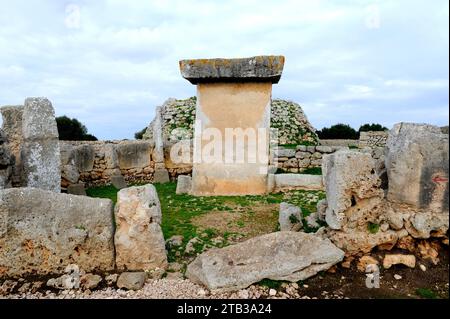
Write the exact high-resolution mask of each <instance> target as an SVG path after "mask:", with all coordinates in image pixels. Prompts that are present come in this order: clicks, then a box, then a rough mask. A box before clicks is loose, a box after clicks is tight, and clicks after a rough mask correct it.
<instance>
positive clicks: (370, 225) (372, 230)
mask: <svg viewBox="0 0 450 319" xmlns="http://www.w3.org/2000/svg"><path fill="white" fill-rule="evenodd" d="M379 229H380V225H378V224H374V223H368V224H367V230H368V231H369V233H371V234H376V233H378V230H379Z"/></svg>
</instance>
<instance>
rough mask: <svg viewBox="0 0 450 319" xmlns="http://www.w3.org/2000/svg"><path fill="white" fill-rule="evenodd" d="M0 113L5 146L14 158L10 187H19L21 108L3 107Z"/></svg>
mask: <svg viewBox="0 0 450 319" xmlns="http://www.w3.org/2000/svg"><path fill="white" fill-rule="evenodd" d="M0 111H1V113H2V118H3V123H2V130H3V132H4V134H5V138H6V144H7V146H8V148H9V151H10V152H11V153H12V155H13V156H14V166H13V168H12V186H20V183H21V171H22V164H21V159H20V145H21V144H22V142H23V136H22V114H23V106H22V105H18V106H4V107H2V108H0Z"/></svg>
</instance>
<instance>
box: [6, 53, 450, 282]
mask: <svg viewBox="0 0 450 319" xmlns="http://www.w3.org/2000/svg"><path fill="white" fill-rule="evenodd" d="M283 64H284V57H253V58H248V59H237V60H233V59H232V60H224V59H213V60H187V61H181V62H180V69H181V73H182V75H183V77H185V78H186V79H187V80H189V81H190V82H191V83H193V84H196V85H197V98H196V99H189V100H187V101H178V100H168V101H167V102H166V103H165V104H164V105H163V106H162V107H159V108H158V110H157V112H156V117H155V120H154V121H152V123H151V124H150V126H149V129H148V130H147V133H146V138H147V139H144V140H140V141H98V142H70V141H58V131H57V128H56V121H55V115H54V114H55V113H54V109H53V106H52V104H51V102H50V101H49V100H48V99H45V98H28V99H26V100H25V103H24V105H23V106H8V107H3V108H2V109H1V112H2V116H3V126H2V130H1V131H0V278H2V279H9V278H16V279H17V278H27V277H32V276H50V275H53V276H60V275H62V276H61V277H58V278H51V279H50V280H49V281H48V282H47V285H48V286H49V287H53V288H56V289H77V288H79V287H80V285H85V287H88V286H89V285H88V284H87V282H97V284H98V282H99V281H101V280H102V277H101V276H99V275H97V274H101V275H105V274H110V273H112V272H119V273H121V275H120V277H119V278H118V279H117V278H115V279H116V280H117V285H118V286H119V287H120V288H126V289H139V288H140V287H142V285H143V284H144V282H145V279H146V278H147V276H148V275H149V274H152V275H155V273H159V274H160V277H161V276H162V274H163V273H164V272H165V271H166V270H167V269H168V267H169V258H168V256H167V245H169V244H170V243H171V241H167V242H166V240H165V238H164V235H163V231H162V228H161V223H162V219H163V218H164V216H163V215H162V212H161V202H160V198H159V197H158V194H157V191H156V188H155V186H154V185H152V184H151V183H165V182H168V181H169V179H172V180H177V179H178V185H177V190H176V193H177V194H186V193H187V194H191V195H194V196H199V195H255V194H258V195H265V194H270V193H273V192H284V191H286V190H289V189H298V188H300V189H308V190H325V192H326V198H325V199H323V200H321V201H320V202H319V203H318V204H317V211H315V212H311V214H309V215H308V216H307V217H306V218H304V217H303V214H302V211H301V209H300V208H299V207H296V206H295V205H291V204H288V203H281V204H280V212H279V219H278V220H279V225H280V230H279V231H274V232H271V233H269V234H265V235H262V236H258V237H254V238H251V239H248V240H246V241H242V242H239V243H237V244H234V245H230V246H227V247H224V248H212V249H209V250H206V251H204V252H198V254H196V255H195V256H194V258H193V260H192V261H191V262H190V263H189V264H188V265H187V269H186V272H185V276H186V277H187V278H188V279H190V280H191V281H192V282H195V283H198V284H201V285H204V286H206V287H207V288H208V289H210V290H217V291H228V290H236V289H241V288H246V287H248V286H249V285H252V284H254V283H257V282H259V281H261V280H263V279H272V280H283V281H290V282H297V281H299V280H305V279H307V278H309V277H312V276H314V275H315V274H317V273H318V272H321V271H326V270H328V269H330V267H333V266H334V265H336V264H338V263H341V262H342V261H344V258H354V257H355V256H363V255H364V254H368V253H370V252H371V251H372V250H373V249H374V248H376V247H377V248H380V249H383V250H388V251H389V250H391V249H393V247H395V246H396V245H397V246H398V245H400V244H402V245H404V243H405V242H406V241H414V240H419V239H420V240H428V239H436V238H438V239H442V240H445V239H446V240H447V244H448V237H447V232H448V224H449V205H448V204H449V203H448V201H449V190H448V177H449V149H448V147H449V146H448V138H449V137H448V132H447V133H445V132H443V131H442V130H441V129H440V128H439V127H436V126H432V125H426V124H415V123H399V124H396V125H394V127H393V128H392V129H391V130H390V131H389V132H376V133H375V132H367V133H364V134H361V139H360V141H359V142H358V147H357V148H355V149H354V147H349V146H348V144H346V145H320V141H319V140H318V139H317V136H315V134H314V129H313V127H312V126H311V125H310V124H309V122H307V120H306V117H305V116H304V114H303V112H302V111H301V109H299V107H297V105H294V104H292V103H291V104H289V103H287V102H286V103H287V104H286V103H285V102H283V101H281V100H276V101H272V100H271V87H272V84H273V83H277V82H278V81H279V79H280V77H281V72H282V69H283ZM283 103H285V104H283ZM280 105H283V106H282V107H280ZM274 106H275V107H274ZM284 106H286V108H288V109H291V111H292V112H297V114H299V117H293V120H292V122H289V125H297V126H299V127H300V128H299V129H297V130H294V131H293V132H291V133H289V134H288V133H283V130H281V131H282V133H281V134H279V135H278V136H277V137H276V139H277V141H278V142H279V143H280V142H284V143H280V144H284V145H278V146H277V147H276V148H274V149H270V150H269V148H268V146H269V145H270V143H271V141H270V136H269V135H270V134H269V133H268V131H269V130H270V127H271V126H272V127H274V126H275V127H276V126H278V127H282V126H283V121H281V120H279V118H278V116H280V114H281V113H283V112H284V110H283V107H284ZM291 107H292V108H291ZM193 109H195V116H194V113H193ZM274 109H276V112H275V113H274ZM277 112H278V113H277ZM169 113H170V115H169ZM180 114H181V115H180ZM274 114H275V116H274ZM285 115H286V114H285ZM271 116H272V118H271ZM288 116H289V115H288ZM194 117H195V119H196V120H201V121H203V122H201V123H200V124H198V125H197V124H194V123H195V122H194ZM274 118H275V120H274ZM181 123H184V124H181ZM274 123H275V124H274ZM292 123H294V124H292ZM182 125H186V126H185V127H183V126H182ZM208 128H216V129H217V131H218V132H220V133H223V134H225V130H226V129H227V128H244V129H247V128H250V129H255V130H258V129H264V130H267V136H268V137H269V138H268V139H267V140H265V142H264V145H263V146H267V148H264V147H263V148H262V149H261V150H260V149H258V151H260V152H261V154H259V155H266V157H264V156H261V158H259V159H258V161H256V162H254V163H253V162H252V163H244V164H239V163H226V162H214V163H205V162H201V161H200V162H196V161H195V155H196V154H198V153H199V152H200V153H201V152H202V151H203V147H205V145H203V144H202V143H201V142H202V141H201V140H202V136H200V138H199V139H200V140H196V138H198V136H197V135H198V132H199V131H198V130H200V131H203V130H207V129H208ZM285 131H286V130H285ZM287 131H289V130H287ZM180 140H184V142H187V143H188V144H189V145H190V144H193V150H192V148H191V149H190V152H189V154H190V155H192V156H190V157H191V158H190V159H189V160H187V161H185V162H182V163H178V162H175V161H174V160H173V158H172V157H171V154H172V153H171V147H172V146H173V145H174V144H176V143H177V142H178V141H180ZM192 140H193V141H192ZM220 140H221V142H222V136H221V137H220ZM302 143H303V144H302ZM305 144H307V145H305ZM250 147H251V145H250V143H249V142H248V141H247V143H246V144H244V148H245V149H247V150H248V149H250ZM219 155H220V156H221V157H222V156H223V155H224V153H223V152H219ZM313 168H320V169H321V171H322V175H309V174H299V173H302V172H303V171H305V170H308V169H313ZM277 170H281V171H282V172H284V173H288V174H275V172H276V171H277ZM277 173H279V172H277ZM135 182H138V183H141V184H145V185H140V186H132V187H127V186H128V185H127V183H129V184H131V183H135ZM110 183H113V184H114V185H115V186H116V185H120V187H119V186H116V187H117V188H120V189H121V190H120V191H119V192H118V194H117V203H116V204H115V205H114V204H113V202H112V201H111V200H109V199H94V198H89V197H87V196H79V195H72V194H64V193H61V190H63V191H69V192H70V190H71V187H72V186H74V185H79V186H80V189H81V190H82V191H84V187H88V186H89V187H90V186H98V185H106V184H110ZM82 191H81V192H80V193H81V194H82V193H83V192H82ZM308 229H314V231H310V230H308ZM175 239H176V238H175ZM175 239H174V238H171V239H170V240H172V241H173V240H175ZM180 240H182V239H180ZM194 244H195V243H194V242H192V243H191V246H192V249H193V251H194V252H195V247H194ZM393 256H394V257H395V255H391V256H390V257H387V256H386V259H385V268H390V267H391V266H392V265H393V264H396V263H398V261H397V259H398V258H400V259H402V258H403V257H401V256H400V257H398V256H397V257H395V258H394V257H393ZM366 257H367V256H366ZM396 258H397V259H396ZM403 260H404V262H403V263H405V264H407V265H409V266H411V267H414V266H415V257H414V256H412V257H411V256H408V257H405V258H403ZM86 272H87V273H86ZM94 273H95V274H94ZM95 276H97V277H95ZM155 276H156V275H155ZM98 277H100V278H98ZM160 277H159V278H160ZM108 278H110V277H108ZM110 279H111V278H110ZM105 280H106V277H105ZM111 280H113V279H111ZM114 282H115V281H114ZM93 286H94V284H93ZM88 289H89V288H88Z"/></svg>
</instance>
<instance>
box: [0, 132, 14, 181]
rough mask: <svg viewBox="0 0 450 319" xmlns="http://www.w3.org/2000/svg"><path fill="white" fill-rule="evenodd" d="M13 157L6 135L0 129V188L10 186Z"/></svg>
mask: <svg viewBox="0 0 450 319" xmlns="http://www.w3.org/2000/svg"><path fill="white" fill-rule="evenodd" d="M13 165H14V157H13V155H11V153H10V151H9V148H8V145H7V143H6V137H5V135H4V134H3V131H2V130H0V189H3V188H7V187H10V186H11V177H12V172H13Z"/></svg>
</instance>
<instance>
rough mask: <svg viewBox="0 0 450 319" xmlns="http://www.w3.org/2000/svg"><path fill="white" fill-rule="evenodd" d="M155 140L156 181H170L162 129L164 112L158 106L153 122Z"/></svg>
mask: <svg viewBox="0 0 450 319" xmlns="http://www.w3.org/2000/svg"><path fill="white" fill-rule="evenodd" d="M153 141H154V142H155V149H154V150H153V154H152V156H153V161H154V162H155V172H154V175H153V182H154V183H167V182H169V172H168V171H167V169H166V164H165V162H164V140H163V131H162V114H161V107H160V106H158V107H157V108H156V112H155V122H154V124H153Z"/></svg>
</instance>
